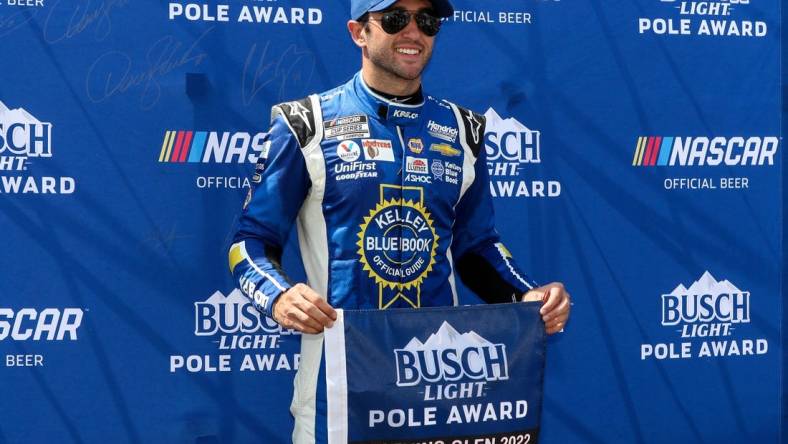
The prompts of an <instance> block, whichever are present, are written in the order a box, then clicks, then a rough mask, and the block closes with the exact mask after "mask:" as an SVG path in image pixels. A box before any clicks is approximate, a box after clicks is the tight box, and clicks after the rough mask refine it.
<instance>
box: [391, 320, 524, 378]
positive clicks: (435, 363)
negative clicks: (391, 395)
mask: <svg viewBox="0 0 788 444" xmlns="http://www.w3.org/2000/svg"><path fill="white" fill-rule="evenodd" d="M394 356H395V360H396V364H397V386H399V387H409V386H414V385H417V384H419V383H421V382H422V381H423V382H427V383H435V382H439V381H447V382H454V381H460V380H484V381H498V380H506V379H509V373H508V372H509V370H508V364H507V362H508V361H507V356H506V345H504V344H494V343H492V342H490V341H488V340H487V339H485V338H483V337H481V336H480V335H479V334H477V333H476V332H474V331H468V332H466V333H459V332H458V331H457V330H456V329H455V328H454V327H452V325H451V324H449V323H448V322H446V321H444V322H443V324H441V326H440V328H439V329H438V331H437V332H435V333H433V334H431V335H430V336H429V337H428V338H427V340H426V341H424V342H421V341H420V340H419V339H418V338H415V337H414V338H413V339H411V340H410V341H409V342H408V344H407V345H406V346H405V347H403V348H401V349H396V350H394Z"/></svg>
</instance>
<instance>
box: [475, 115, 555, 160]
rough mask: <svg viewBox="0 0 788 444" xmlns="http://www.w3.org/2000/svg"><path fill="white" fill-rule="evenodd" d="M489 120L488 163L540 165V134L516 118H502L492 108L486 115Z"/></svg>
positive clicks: (486, 145) (487, 136) (487, 138)
mask: <svg viewBox="0 0 788 444" xmlns="http://www.w3.org/2000/svg"><path fill="white" fill-rule="evenodd" d="M484 117H485V119H486V120H487V131H486V133H485V137H484V139H485V147H486V150H487V160H488V161H496V160H501V161H511V162H520V163H540V162H541V155H540V148H539V142H540V134H541V133H540V132H539V131H534V130H531V129H529V128H528V127H527V126H525V125H523V124H522V123H520V122H519V121H518V120H517V119H515V118H514V117H509V118H508V119H504V118H502V117H501V116H500V115H498V113H497V112H495V110H494V109H492V108H490V109H488V110H487V112H485V113H484Z"/></svg>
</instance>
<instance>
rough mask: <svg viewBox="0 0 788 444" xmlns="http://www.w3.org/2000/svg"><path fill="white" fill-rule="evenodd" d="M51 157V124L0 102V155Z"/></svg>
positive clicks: (21, 109)
mask: <svg viewBox="0 0 788 444" xmlns="http://www.w3.org/2000/svg"><path fill="white" fill-rule="evenodd" d="M9 153H10V154H11V155H13V156H28V157H52V124H51V123H49V122H42V121H40V120H38V119H37V118H35V117H34V116H33V115H32V114H30V113H29V112H27V111H26V110H25V109H24V108H14V109H10V108H8V107H7V106H6V105H5V104H4V103H3V102H0V155H4V154H5V155H7V154H9Z"/></svg>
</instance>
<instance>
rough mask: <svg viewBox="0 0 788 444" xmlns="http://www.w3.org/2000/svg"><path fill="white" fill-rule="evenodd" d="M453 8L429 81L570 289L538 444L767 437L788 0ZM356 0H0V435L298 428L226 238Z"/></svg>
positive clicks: (775, 384) (529, 259)
mask: <svg viewBox="0 0 788 444" xmlns="http://www.w3.org/2000/svg"><path fill="white" fill-rule="evenodd" d="M454 3H455V7H456V11H455V13H454V15H453V16H452V17H450V18H449V19H448V20H446V22H445V24H444V28H443V30H442V31H441V33H440V35H439V36H438V39H437V43H436V49H435V53H434V57H433V61H432V63H431V64H430V66H429V67H428V69H427V71H426V72H425V76H424V83H425V90H426V91H427V92H428V93H429V94H431V95H434V96H437V97H446V98H449V99H451V100H453V101H455V102H457V103H459V104H461V105H464V106H466V107H470V108H472V109H474V110H476V111H477V112H480V113H483V114H484V115H485V116H486V117H487V122H488V126H487V133H486V135H485V148H486V152H487V158H488V169H489V172H490V176H491V177H490V178H491V182H490V193H491V194H492V195H493V196H494V202H495V210H496V212H497V224H498V229H499V231H500V233H501V235H502V237H503V238H504V239H505V241H506V243H507V246H508V247H509V249H510V250H511V251H512V252H513V254H514V255H515V257H516V258H517V259H518V261H519V262H520V264H521V265H522V266H523V267H524V268H525V269H527V270H528V272H529V274H530V275H531V276H533V277H534V278H536V279H537V280H539V281H540V282H549V281H563V282H565V284H566V286H567V287H568V288H569V290H570V292H571V294H572V295H573V299H574V307H573V314H572V319H571V322H570V324H569V325H568V326H567V328H566V329H565V332H563V333H561V334H558V335H555V336H553V337H550V338H549V340H548V343H547V365H546V369H545V394H544V407H543V412H542V429H541V435H540V442H543V443H546V444H550V443H552V444H559V443H600V444H601V443H714V444H719V443H734V442H747V443H756V442H757V443H777V442H778V440H779V429H780V423H781V421H780V420H781V411H780V403H781V400H780V394H781V386H780V375H781V368H780V361H781V350H782V344H781V315H780V314H781V311H782V305H781V274H780V271H781V269H782V244H781V230H782V223H783V216H782V207H781V202H782V194H781V183H782V171H781V164H782V155H783V154H782V150H783V146H782V139H781V138H780V120H781V108H780V106H781V103H780V97H781V91H780V52H781V47H780V34H781V29H780V2H779V0H709V1H691V0H690V1H681V0H604V1H603V0H576V1H568V0H519V1H511V0H455V2H454ZM348 15H349V4H348V1H347V0H210V1H202V2H200V1H196V2H186V1H152V0H137V1H129V0H103V1H102V0H0V60H1V61H0V209H1V210H0V227H2V243H0V244H2V248H3V250H4V251H3V254H0V270H2V271H1V272H0V276H2V279H0V358H2V362H0V381H2V389H3V394H4V396H2V398H0V418H2V419H0V442H9V443H21V442H26V443H27V442H30V443H43V442H53V440H54V441H57V442H85V443H96V442H132V443H136V442H166V443H195V442H196V443H215V442H223V443H224V442H238V443H244V442H263V443H278V442H287V440H288V439H289V433H290V428H291V426H292V419H291V417H290V414H289V412H288V404H289V399H290V394H291V390H292V379H293V375H294V372H295V370H296V369H297V368H298V365H299V355H298V344H299V341H300V336H299V335H298V334H296V333H293V332H292V331H288V330H283V329H282V328H280V327H279V326H277V325H276V324H275V323H273V322H271V321H270V320H267V319H265V318H264V317H262V316H261V315H259V314H258V313H257V312H255V311H254V310H253V309H252V307H251V305H250V304H249V303H248V301H247V300H245V298H244V296H243V295H242V294H241V293H240V292H239V291H238V290H237V289H235V284H234V283H233V282H232V280H231V278H230V275H229V272H228V269H227V259H226V251H227V247H228V246H229V240H230V236H231V233H232V231H233V227H234V224H235V223H236V221H237V217H238V214H239V211H240V208H241V204H242V200H243V197H244V195H245V194H246V189H247V188H248V186H249V180H250V176H251V174H252V172H253V170H254V163H255V161H256V160H257V157H258V156H259V155H260V154H261V151H262V146H263V139H264V136H265V133H266V131H267V130H268V121H269V112H270V108H271V106H272V105H274V104H275V103H278V102H281V101H285V100H292V99H297V98H300V97H303V96H305V95H307V94H309V93H311V92H319V91H323V90H326V89H329V88H331V87H333V86H335V85H338V84H340V83H343V82H345V81H346V80H347V79H349V78H350V77H351V76H352V75H353V74H354V73H355V72H356V71H357V70H358V68H359V66H360V53H359V51H358V50H357V48H355V47H354V46H353V45H352V43H351V41H350V38H349V36H348V33H347V30H346V27H345V23H346V21H347V18H348ZM433 174H434V173H433ZM296 242H297V241H296V240H295V239H292V241H291V243H290V245H289V246H288V248H287V250H286V254H285V263H286V267H287V268H288V270H291V274H292V275H294V276H301V275H302V273H303V272H302V271H301V265H300V261H299V258H298V256H297V254H296ZM463 302H464V303H469V304H470V303H476V302H477V299H475V297H474V296H473V295H471V294H470V293H469V292H468V291H463ZM464 402H478V400H475V401H474V400H466V401H464Z"/></svg>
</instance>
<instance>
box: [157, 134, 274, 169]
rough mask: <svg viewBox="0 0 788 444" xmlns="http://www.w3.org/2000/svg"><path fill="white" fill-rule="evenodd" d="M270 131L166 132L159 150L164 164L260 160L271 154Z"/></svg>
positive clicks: (255, 161)
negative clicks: (253, 132) (269, 149)
mask: <svg viewBox="0 0 788 444" xmlns="http://www.w3.org/2000/svg"><path fill="white" fill-rule="evenodd" d="M266 136H267V133H255V134H254V135H252V134H249V133H246V132H237V133H231V132H216V131H166V132H165V133H164V141H163V143H162V145H161V151H160V152H159V162H163V163H246V162H249V163H257V160H258V159H259V158H263V159H265V158H266V157H267V156H268V148H269V146H270V142H266Z"/></svg>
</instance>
